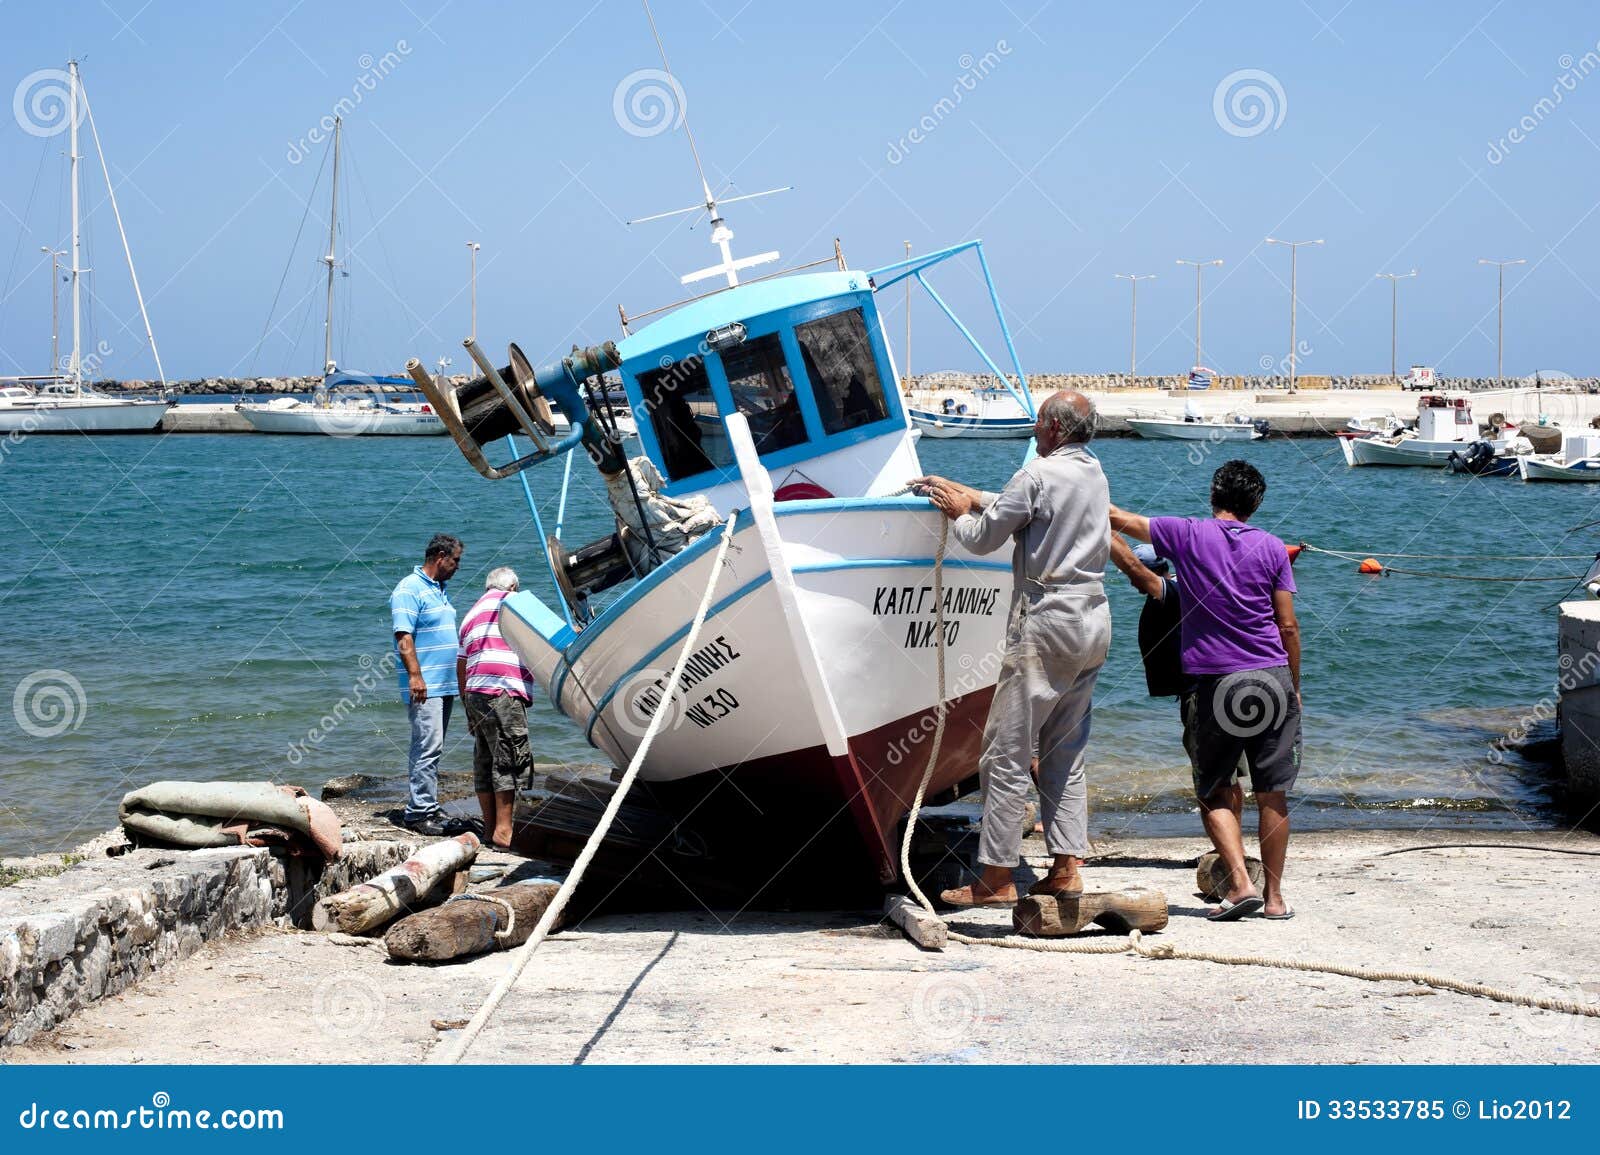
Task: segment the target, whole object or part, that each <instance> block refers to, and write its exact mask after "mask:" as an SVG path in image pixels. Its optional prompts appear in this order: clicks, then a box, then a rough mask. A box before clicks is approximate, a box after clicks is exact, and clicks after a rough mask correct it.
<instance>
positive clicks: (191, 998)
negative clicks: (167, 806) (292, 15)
mask: <svg viewBox="0 0 1600 1155" xmlns="http://www.w3.org/2000/svg"><path fill="white" fill-rule="evenodd" d="M1436 841H1437V842H1450V843H1467V844H1470V845H1469V846H1467V847H1451V848H1446V849H1429V850H1420V851H1417V852H1413V853H1401V854H1391V853H1388V852H1391V851H1394V850H1400V849H1404V848H1408V847H1417V846H1422V845H1425V844H1428V843H1431V842H1436ZM1504 842H1515V843H1518V844H1521V845H1523V846H1526V847H1530V848H1536V849H1516V850H1505V849H1495V848H1494V847H1493V846H1491V845H1490V844H1492V843H1504ZM1098 849H1099V851H1100V852H1101V853H1102V854H1103V855H1104V856H1105V857H1104V858H1103V859H1102V860H1101V861H1099V862H1096V863H1094V864H1092V866H1091V871H1090V872H1089V874H1088V876H1087V877H1088V881H1089V885H1090V886H1091V888H1100V887H1111V886H1122V885H1130V884H1140V885H1145V886H1153V887H1157V888H1160V889H1162V890H1164V891H1165V892H1166V893H1167V896H1168V899H1169V902H1170V903H1171V914H1172V920H1171V923H1170V924H1169V926H1168V928H1167V930H1166V932H1165V933H1164V934H1162V935H1161V936H1159V939H1160V940H1162V941H1167V942H1171V943H1173V944H1176V945H1181V946H1184V947H1190V948H1199V949H1209V950H1222V951H1229V952H1240V953H1255V954H1263V955H1272V956H1276V957H1296V958H1312V959H1325V960H1331V961H1336V962H1342V963H1350V964H1356V965H1362V966H1368V967H1373V968H1378V967H1382V968H1403V969H1408V970H1424V971H1429V972H1434V973H1438V974H1444V975H1449V976H1452V977H1455V978H1459V979H1465V980H1470V981H1476V982H1484V983H1489V984H1492V985H1496V986H1499V987H1504V988H1508V989H1511V990H1514V991H1521V992H1528V993H1534V994H1540V995H1548V996H1554V997H1558V998H1565V999H1570V1000H1576V1001H1582V1002H1590V1003H1600V964H1597V963H1596V961H1595V960H1596V959H1600V923H1597V920H1596V919H1595V918H1594V905H1595V903H1594V896H1595V894H1596V893H1597V892H1600V837H1595V836H1593V835H1589V834H1582V833H1569V832H1560V831H1542V832H1532V833H1527V834H1522V835H1518V836H1515V837H1506V836H1504V835H1497V836H1474V835H1470V834H1469V835H1462V834H1458V833H1452V834H1449V835H1448V836H1444V837H1440V838H1438V839H1430V838H1429V837H1428V836H1427V835H1426V834H1425V833H1418V832H1405V833H1399V832H1393V833H1390V832H1341V833H1329V834H1312V835H1307V836H1305V837H1302V838H1300V839H1298V840H1297V841H1296V843H1295V846H1294V848H1293V851H1292V860H1291V876H1290V879H1289V881H1288V885H1287V887H1286V889H1287V893H1288V895H1289V897H1290V899H1291V901H1292V903H1293V904H1294V906H1295V907H1296V909H1297V911H1298V917H1297V918H1296V919H1294V920H1293V921H1291V922H1282V923H1274V922H1265V921H1261V920H1259V919H1252V920H1247V921H1245V922H1242V923H1237V924H1232V925H1226V926H1224V925H1210V924H1207V923H1205V922H1204V920H1203V917H1202V915H1203V911H1204V907H1203V905H1202V903H1201V902H1200V901H1199V900H1198V899H1197V898H1196V897H1195V896H1194V894H1193V888H1194V871H1193V868H1192V862H1193V859H1194V856H1196V855H1197V854H1198V853H1199V852H1200V851H1201V850H1203V849H1204V846H1203V843H1202V840H1201V839H1200V838H1199V837H1195V838H1180V839H1132V840H1128V841H1126V842H1119V843H1117V844H1116V845H1106V846H1103V847H1100V848H1098ZM1028 850H1029V854H1030V857H1031V858H1032V861H1033V862H1034V864H1035V865H1038V864H1039V863H1040V862H1041V861H1042V860H1041V858H1040V857H1039V856H1040V855H1041V854H1042V850H1043V848H1042V846H1040V845H1039V844H1038V843H1037V841H1036V840H1035V841H1030V843H1029V847H1028ZM1563 852H1579V853H1563ZM488 857H490V856H485V860H487V859H488ZM962 921H963V922H964V923H967V924H976V925H979V926H982V927H988V928H992V930H993V932H994V933H996V934H998V933H1001V931H1002V930H1003V929H1005V928H1006V927H1007V926H1008V916H1007V913H1006V912H994V911H989V912H979V913H977V914H973V915H969V916H965V917H964V918H963V920H962ZM974 933H977V932H974ZM506 965H507V956H506V955H504V954H493V955H486V956H481V957H479V958H477V959H474V960H471V961H468V962H463V963H456V964H447V965H439V966H402V965H397V964H393V963H390V962H389V961H388V960H387V958H386V956H385V953H384V951H383V948H382V946H381V943H380V942H373V941H367V940H360V939H350V938H346V937H344V936H329V935H320V934H312V933H307V932H302V931H296V930H290V929H283V928H281V927H277V926H273V927H269V928H265V929H254V930H248V931H243V932H234V933H230V934H228V935H225V936H224V937H222V938H220V939H218V940H216V941H213V942H211V943H209V944H207V945H205V946H202V947H201V948H200V949H199V951H198V953H195V954H193V955H192V956H190V957H188V958H186V959H183V960H182V961H178V962H174V963H172V964H171V965H169V966H167V967H165V968H163V969H162V970H161V971H159V972H158V973H156V974H154V975H152V976H151V977H150V978H148V979H146V980H145V981H143V982H142V983H141V984H140V985H138V986H136V987H133V988H131V989H129V990H127V991H124V992H123V993H121V994H119V995H116V996H114V997H110V998H107V999H104V1000H102V1001H100V1002H98V1003H96V1004H94V1005H92V1006H90V1007H88V1008H87V1009H85V1010H83V1011H81V1012H79V1013H78V1014H76V1015H75V1016H74V1017H72V1018H71V1019H69V1020H68V1021H67V1022H66V1023H65V1024H63V1025H61V1026H59V1027H58V1028H56V1029H55V1030H53V1031H49V1032H46V1033H43V1034H39V1035H36V1036H35V1037H34V1038H33V1039H32V1040H31V1041H29V1042H27V1043H25V1044H22V1045H20V1046H16V1047H11V1048H8V1049H6V1050H5V1051H4V1052H3V1053H0V1059H3V1061H9V1062H32V1063H37V1062H48V1063H61V1062H67V1063H75V1062H91V1063H119V1064H121V1063H140V1062H145V1063H170V1062H177V1063H184V1062H202V1063H219V1062H263V1061H265V1062H308V1061H309V1062H379V1063H395V1062H399V1063H412V1062H420V1061H423V1060H425V1059H427V1058H428V1056H429V1055H430V1053H431V1052H433V1050H434V1048H435V1047H437V1046H438V1045H439V1043H440V1041H441V1040H443V1039H445V1038H447V1037H448V1034H449V1032H450V1031H451V1030H453V1029H456V1025H457V1024H459V1023H460V1022H461V1021H463V1020H465V1019H466V1018H467V1017H469V1016H470V1015H471V1014H472V1012H473V1011H474V1010H475V1009H476V1007H477V1006H478V1004H479V1003H480V1001H481V1000H482V999H483V997H484V996H485V994H486V993H487V992H488V990H489V989H490V987H491V986H492V985H493V983H494V982H495V980H496V979H497V978H498V976H499V975H500V974H501V973H502V971H503V969H504V968H505V966H506ZM469 1060H470V1061H477V1062H526V1063H562V1064H567V1063H574V1062H603V1063H645V1062H656V1063H663V1062H664V1063H684V1062H690V1063H714V1062H732V1063H751V1062H757V1063H794V1062H805V1063H815V1062H850V1063H859V1062H874V1063H917V1062H967V1063H975V1062H985V1063H986V1062H1030V1063H1031V1062H1081V1063H1104V1062H1157V1063H1166V1062H1172V1063H1210V1062H1248V1063H1261V1062H1276V1063H1284V1062H1318V1063H1323V1062H1326V1063H1361V1062H1372V1063H1380V1062H1381V1063H1393V1062H1403V1063H1429V1062H1453V1063H1490V1062H1492V1063H1544V1062H1567V1063H1573V1062H1595V1061H1597V1060H1600V1019H1592V1018H1591V1019H1583V1018H1576V1017H1572V1016H1569V1015H1562V1014H1556V1013H1552V1012H1546V1011H1534V1010H1526V1009H1522V1008H1517V1007H1514V1006H1511V1005H1507V1004H1503V1003H1496V1002H1491V1001H1488V1000H1484V999H1477V998H1468V997H1464V996H1460V995H1455V994H1450V993H1444V992H1433V991H1430V990H1428V989H1426V988H1423V987H1418V986H1415V985H1412V984H1403V983H1393V982H1385V983H1370V982H1363V981H1358V980H1354V979H1347V978H1340V977H1334V976H1328V975H1319V974H1304V973H1295V972H1287V971H1278V970H1266V969H1260V968H1245V967H1223V966H1217V965H1213V964H1207V963H1198V962H1187V961H1170V960H1169V961H1156V960H1142V959H1134V958H1131V957H1126V956H1114V957H1084V956H1068V955H1051V954H1038V953H1033V952H1026V951H1011V950H997V949H994V948H990V947H981V946H961V945H957V944H952V945H951V947H950V949H949V950H947V951H946V952H944V953H943V954H932V953H925V952H923V951H920V950H918V949H917V948H916V947H914V946H912V945H911V944H910V943H909V942H907V941H906V940H904V939H903V938H902V937H901V936H900V935H899V933H898V932H897V931H894V930H893V929H892V928H885V927H884V926H882V925H881V923H880V920H879V919H878V917H877V916H876V915H875V914H871V913H859V914H857V913H838V914H828V915H773V914H752V913H742V914H734V913H733V912H728V911H720V912H712V911H699V912H695V913H687V914H672V915H608V916H604V917H601V918H597V919H594V920H592V921H589V922H585V923H582V924H580V925H578V926H577V927H574V928H572V929H570V930H567V931H563V932H562V933H560V934H558V935H557V936H555V937H554V938H552V939H551V940H550V941H549V942H548V943H547V944H546V945H545V947H544V948H543V949H542V950H541V951H540V952H539V954H538V955H537V956H536V957H535V958H534V960H533V962H532V964H531V965H530V966H529V968H528V969H527V971H526V972H525V973H524V975H523V977H522V980H521V982H520V983H519V985H518V987H517V988H516V989H515V990H514V991H513V992H512V993H511V995H510V996H509V997H508V999H507V1000H506V1002H505V1004H504V1005H503V1007H502V1008H501V1010H500V1012H499V1013H498V1014H497V1015H496V1016H495V1018H494V1019H493V1020H492V1021H491V1023H490V1025H489V1027H488V1028H487V1029H486V1031H485V1032H484V1034H483V1035H482V1036H481V1038H480V1039H479V1041H478V1044H477V1046H476V1047H475V1048H474V1050H473V1051H472V1052H471V1054H470V1056H469Z"/></svg>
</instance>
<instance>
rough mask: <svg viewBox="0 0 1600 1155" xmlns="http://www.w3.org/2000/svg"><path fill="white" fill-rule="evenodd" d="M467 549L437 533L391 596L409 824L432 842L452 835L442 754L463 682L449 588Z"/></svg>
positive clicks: (390, 606)
mask: <svg viewBox="0 0 1600 1155" xmlns="http://www.w3.org/2000/svg"><path fill="white" fill-rule="evenodd" d="M462 548H463V547H462V545H461V541H460V539H459V538H454V537H451V536H450V535H449V534H448V533H436V534H434V535H433V540H431V541H430V542H428V548H427V549H426V550H425V551H424V552H423V555H422V564H421V565H419V566H418V567H417V568H416V569H414V570H412V571H411V572H410V573H408V574H407V575H406V576H405V577H403V578H401V579H400V584H399V585H397V586H395V587H394V593H392V594H390V595H389V614H390V616H391V617H392V618H393V619H394V645H395V654H396V656H397V657H398V658H399V665H400V697H401V700H402V701H404V702H405V704H406V708H407V711H408V712H409V713H410V715H411V753H410V757H409V760H408V761H409V768H408V773H409V777H410V783H411V794H410V797H409V798H408V799H407V801H406V811H405V824H406V825H407V826H408V827H410V828H411V829H412V830H415V831H416V832H417V833H419V834H425V835H427V836H428V837H430V838H438V837H442V836H444V835H446V834H449V833H450V829H449V828H448V827H447V826H446V825H445V822H444V820H443V815H442V814H441V813H440V811H439V756H440V755H441V754H442V753H443V752H444V735H445V730H446V729H448V728H449V725H450V711H451V708H452V707H453V706H454V705H455V701H456V695H457V693H458V692H459V683H460V678H459V675H458V671H457V669H456V653H457V650H458V648H459V643H458V641H457V638H456V608H455V606H453V605H451V604H450V597H449V595H448V594H446V593H445V592H444V587H445V583H446V582H448V581H449V580H450V579H451V578H453V577H455V575H456V570H458V569H460V568H461V551H462Z"/></svg>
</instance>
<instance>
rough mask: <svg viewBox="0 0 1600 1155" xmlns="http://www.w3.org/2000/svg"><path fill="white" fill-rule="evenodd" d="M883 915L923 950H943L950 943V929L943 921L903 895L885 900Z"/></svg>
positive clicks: (896, 895) (894, 895)
mask: <svg viewBox="0 0 1600 1155" xmlns="http://www.w3.org/2000/svg"><path fill="white" fill-rule="evenodd" d="M883 913H884V914H885V915H886V916H887V917H888V919H889V921H890V922H892V923H894V924H895V925H896V926H898V927H899V928H900V929H901V930H903V931H905V933H906V937H907V938H909V939H910V940H911V941H912V942H914V943H916V944H917V945H918V946H920V947H921V948H922V949H923V950H943V949H944V948H945V945H946V944H947V943H948V942H949V941H950V928H949V927H947V926H946V925H945V923H944V919H942V918H939V917H938V916H937V915H932V914H929V913H928V912H927V911H926V910H925V909H923V908H922V907H921V906H919V905H918V904H917V903H915V902H912V901H911V900H910V899H909V898H907V897H906V896H905V895H903V894H891V895H890V896H889V897H887V898H885V899H884V900H883Z"/></svg>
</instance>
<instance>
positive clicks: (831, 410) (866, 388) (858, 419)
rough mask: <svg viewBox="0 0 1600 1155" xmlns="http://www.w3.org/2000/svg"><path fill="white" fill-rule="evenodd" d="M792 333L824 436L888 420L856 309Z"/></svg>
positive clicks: (863, 324) (869, 345) (864, 326)
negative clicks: (820, 419) (813, 395)
mask: <svg viewBox="0 0 1600 1155" xmlns="http://www.w3.org/2000/svg"><path fill="white" fill-rule="evenodd" d="M794 334H795V336H796V337H797V338H798V339H799V342H800V353H801V356H802V357H804V358H805V365H806V376H807V377H809V378H811V388H812V390H813V391H814V392H815V393H816V397H817V411H818V413H820V414H821V416H822V428H823V429H824V430H825V431H826V432H828V433H843V432H844V431H845V430H847V429H854V428H856V427H857V426H861V425H870V424H872V423H873V422H874V421H882V420H883V419H884V418H885V417H887V416H888V415H889V404H888V401H887V400H886V399H885V398H884V395H883V383H882V381H880V380H879V378H878V366H877V362H876V361H875V360H874V359H873V356H872V342H871V340H870V339H868V337H867V323H866V319H865V318H864V317H863V315H862V312H861V310H860V309H848V310H846V311H845V312H843V313H834V314H833V315H832V316H828V317H822V318H820V319H819V320H816V321H807V322H806V323H805V324H804V325H798V326H796V327H795V331H794Z"/></svg>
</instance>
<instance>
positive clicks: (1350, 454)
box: [1339, 437, 1506, 467]
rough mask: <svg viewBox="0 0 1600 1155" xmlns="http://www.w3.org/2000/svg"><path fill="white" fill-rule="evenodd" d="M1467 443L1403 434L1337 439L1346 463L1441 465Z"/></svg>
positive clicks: (1498, 446) (1498, 447)
mask: <svg viewBox="0 0 1600 1155" xmlns="http://www.w3.org/2000/svg"><path fill="white" fill-rule="evenodd" d="M1471 444H1472V442H1470V441H1424V440H1422V439H1421V438H1420V437H1406V438H1402V439H1401V440H1400V441H1397V442H1391V441H1388V440H1386V439H1382V438H1373V437H1341V438H1340V439H1339V448H1340V449H1341V450H1343V452H1344V460H1345V464H1346V465H1420V466H1435V467H1437V466H1443V465H1445V464H1446V463H1447V462H1449V460H1450V455H1451V454H1452V453H1460V452H1461V451H1463V450H1464V449H1466V448H1467V446H1468V445H1471ZM1490 444H1492V445H1493V446H1494V447H1495V452H1497V453H1499V452H1503V451H1504V450H1505V448H1506V443H1505V442H1503V441H1494V442H1491V443H1490Z"/></svg>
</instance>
